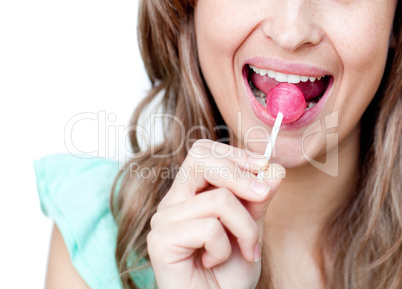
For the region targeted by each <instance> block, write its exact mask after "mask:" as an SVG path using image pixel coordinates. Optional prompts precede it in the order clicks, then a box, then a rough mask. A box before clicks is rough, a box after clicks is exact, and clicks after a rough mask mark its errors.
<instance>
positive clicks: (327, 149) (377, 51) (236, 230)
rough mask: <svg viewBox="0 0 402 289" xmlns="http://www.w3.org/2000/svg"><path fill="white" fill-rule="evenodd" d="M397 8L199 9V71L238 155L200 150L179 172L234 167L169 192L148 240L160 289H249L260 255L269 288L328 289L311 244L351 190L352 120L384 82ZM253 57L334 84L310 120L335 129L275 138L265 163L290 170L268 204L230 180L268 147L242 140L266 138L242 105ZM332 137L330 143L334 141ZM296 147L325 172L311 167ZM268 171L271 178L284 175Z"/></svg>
mask: <svg viewBox="0 0 402 289" xmlns="http://www.w3.org/2000/svg"><path fill="white" fill-rule="evenodd" d="M395 7H396V1H394V0H388V1H379V0H364V1H363V0H351V1H337V0H332V1H318V0H310V1H307V0H306V1H297V0H287V1H270V0H269V1H259V0H252V1H240V0H235V1H229V0H221V1H214V0H199V1H198V2H197V5H196V8H195V26H196V35H197V49H198V53H199V59H200V65H201V69H202V72H203V75H204V77H205V80H206V82H207V85H208V87H209V89H210V91H211V93H212V95H213V97H214V99H215V102H216V103H217V106H218V108H219V110H220V112H221V114H222V116H223V118H224V120H225V122H226V124H227V125H228V126H229V127H230V128H231V129H232V131H233V138H232V142H231V145H232V146H235V147H237V149H235V150H234V151H235V152H239V153H238V154H237V153H232V154H229V155H228V154H226V156H225V157H224V156H223V152H224V151H225V152H226V151H227V150H229V149H230V148H229V147H224V146H225V145H217V144H214V143H210V142H207V143H201V142H198V143H196V145H195V146H194V147H193V148H192V150H191V151H190V155H189V156H188V157H187V158H186V160H185V161H184V163H183V168H184V169H186V168H189V169H193V171H195V170H196V168H197V166H201V167H202V168H203V172H205V171H209V172H210V171H211V168H218V170H221V171H223V169H224V168H229V171H230V174H232V175H231V176H232V177H229V178H223V177H215V178H212V177H211V176H210V175H209V174H208V173H207V174H205V173H204V174H201V173H198V174H195V173H194V174H193V175H192V177H189V178H188V179H187V180H186V181H184V182H183V181H180V182H179V181H178V180H176V181H175V182H174V184H173V186H172V188H171V189H170V191H169V192H168V194H167V195H166V197H165V198H164V199H163V201H162V203H161V204H160V206H159V208H158V211H157V213H156V214H155V216H154V218H153V220H152V223H151V227H152V230H151V232H150V234H149V236H148V250H149V254H150V257H151V261H152V264H153V268H154V271H155V275H156V278H157V281H158V285H159V288H254V287H255V285H256V283H257V281H258V278H259V275H260V270H261V266H260V265H261V264H260V262H259V261H258V257H259V255H260V251H259V249H258V248H259V246H258V245H257V244H262V254H267V253H268V252H269V258H270V260H271V264H275V266H274V269H272V270H273V271H272V272H273V275H272V276H271V277H272V278H273V280H274V284H275V285H276V288H324V285H323V281H322V276H321V274H320V269H321V268H320V267H319V261H320V256H319V255H318V253H317V252H316V251H315V248H316V241H317V237H318V235H319V232H320V230H321V229H322V226H323V223H324V222H325V220H326V219H327V217H328V216H329V215H330V214H332V213H333V212H334V211H335V210H336V209H337V208H338V206H339V205H340V204H341V203H342V202H344V201H345V200H346V199H347V197H348V195H349V194H350V193H351V192H352V190H353V188H354V185H355V182H354V180H355V179H356V177H357V175H358V151H359V130H360V127H359V121H360V119H361V116H362V114H363V113H364V111H365V109H366V108H367V106H368V104H369V103H370V101H371V100H372V98H373V96H374V94H375V92H376V90H377V89H378V86H379V83H380V81H381V78H382V75H383V72H384V67H385V62H386V57H387V54H388V47H389V38H390V34H391V27H392V21H393V17H394V13H395ZM250 57H265V58H268V59H275V60H277V61H280V62H281V63H285V64H300V63H301V64H305V65H310V66H315V67H318V68H321V69H325V70H326V71H328V72H329V74H330V75H331V76H332V77H333V79H334V83H333V86H332V88H331V90H330V93H329V96H328V97H327V99H326V101H325V104H324V105H323V107H322V109H321V111H320V113H319V114H318V116H317V117H316V119H314V120H313V121H317V120H321V121H322V123H324V124H325V120H326V119H325V116H328V115H330V114H331V113H333V112H337V118H332V119H328V118H327V121H329V122H331V123H332V124H334V128H332V129H331V130H329V131H326V130H325V129H324V130H322V132H319V133H315V134H312V135H310V136H309V137H308V138H304V137H303V133H305V132H306V130H307V128H308V126H309V125H311V123H313V121H312V122H311V123H310V124H308V125H306V126H304V127H301V128H298V129H288V130H283V131H281V132H280V134H279V137H278V140H277V147H276V154H275V156H274V158H273V159H272V161H275V162H278V163H280V164H281V165H283V166H284V167H285V168H286V180H285V181H283V182H282V178H280V177H279V178H275V177H273V178H272V177H271V178H267V179H264V180H263V181H262V182H261V183H264V184H265V185H267V186H268V187H270V191H269V193H267V194H264V195H261V194H259V195H258V194H256V193H255V192H253V190H252V185H251V183H252V182H253V180H254V178H255V177H254V176H252V175H251V176H248V177H238V176H237V177H236V176H235V173H234V165H233V164H234V163H238V164H240V167H241V168H242V170H243V171H249V170H250V169H251V168H254V169H263V168H264V167H265V166H266V164H265V165H264V164H263V162H258V160H260V161H261V159H259V158H257V156H255V159H250V158H249V157H248V154H247V153H246V149H247V150H249V151H252V152H254V153H257V154H263V152H264V150H265V146H266V139H267V136H266V135H265V134H264V133H263V132H262V130H253V131H252V132H251V133H250V134H249V135H248V136H247V135H246V132H247V130H248V129H250V128H253V127H257V126H258V127H259V128H263V129H266V130H268V131H270V130H271V128H270V127H269V126H268V125H267V124H265V123H263V122H262V121H261V120H259V119H258V118H257V117H256V116H255V114H254V112H253V111H252V109H251V107H250V103H249V101H248V99H247V96H246V90H245V85H244V80H243V76H242V69H243V66H244V65H245V63H246V61H247V59H249V58H250ZM260 68H269V67H260ZM238 112H240V113H241V121H240V122H239V119H238V117H239V114H238ZM238 123H240V128H241V129H240V130H236V128H237V126H238ZM330 133H333V134H336V138H332V141H330V140H331V137H330V138H327V137H328V135H329V134H330ZM252 138H254V139H263V140H265V141H264V142H259V143H258V142H255V141H250V139H252ZM334 140H335V141H334ZM327 142H328V143H329V146H327ZM303 148H304V152H305V153H307V155H308V156H309V157H311V158H312V159H314V160H316V161H319V162H321V163H326V167H324V168H322V167H321V168H317V167H316V166H314V165H312V164H311V160H310V161H309V160H308V159H306V157H305V154H303ZM218 150H219V151H220V153H217V151H218ZM335 152H336V153H335ZM200 154H208V155H209V157H208V158H200ZM197 156H198V157H197ZM247 164H249V165H250V164H251V166H247ZM272 167H275V169H273V168H272ZM272 167H271V169H272V170H274V171H273V172H274V175H275V174H276V175H278V174H280V172H283V171H284V168H282V167H280V166H272ZM199 171H200V170H198V172H199ZM331 174H332V176H331ZM281 183H282V184H281ZM312 184H314V185H312ZM274 195H275V197H274ZM257 196H258V197H257ZM268 204H269V209H267V207H268ZM244 209H245V210H244ZM224 228H226V230H224ZM161 240H163V242H161ZM256 245H257V246H256ZM202 248H203V250H200V249H202ZM253 256H254V258H253ZM267 257H268V254H267ZM253 259H257V262H253ZM234 286H236V287H234Z"/></svg>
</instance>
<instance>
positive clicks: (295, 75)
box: [194, 0, 397, 167]
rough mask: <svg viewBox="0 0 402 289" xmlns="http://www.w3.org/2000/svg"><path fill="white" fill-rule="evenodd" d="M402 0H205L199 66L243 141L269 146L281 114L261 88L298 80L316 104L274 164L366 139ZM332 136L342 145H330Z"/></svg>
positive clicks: (198, 22) (283, 138) (296, 162)
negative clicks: (365, 120)
mask: <svg viewBox="0 0 402 289" xmlns="http://www.w3.org/2000/svg"><path fill="white" fill-rule="evenodd" d="M396 3H397V1H396V0H328V1H319V0H304V1H303V0H282V1H273V0H264V1H261V0H249V1H244V0H219V1H216V0H198V2H197V5H196V7H195V12H194V13H195V27H196V37H197V48H198V53H199V59H200V65H201V69H202V72H203V75H204V77H205V80H206V82H207V84H208V87H209V89H210V91H211V93H212V95H213V97H214V99H215V101H216V104H217V106H218V108H219V110H220V112H221V114H222V116H223V118H224V120H225V122H226V124H227V125H228V126H229V128H230V129H231V131H232V132H233V136H234V144H236V145H237V146H242V147H245V148H248V149H249V150H251V151H254V152H258V153H263V152H264V150H265V146H266V143H267V134H266V132H269V131H271V128H272V125H273V122H274V118H273V117H272V116H271V115H269V113H268V112H267V111H266V109H265V108H264V106H263V104H262V103H264V101H263V95H262V92H265V93H267V91H269V89H270V88H272V87H273V86H274V85H276V84H278V83H280V82H293V83H296V85H297V86H299V87H300V88H301V90H302V91H303V93H304V95H305V97H306V98H308V100H307V103H308V104H310V106H311V107H312V108H310V109H309V110H306V111H305V112H304V113H303V115H302V116H301V118H300V119H298V120H297V121H295V122H293V123H290V124H286V125H282V127H281V131H280V133H279V136H278V139H277V147H276V154H275V155H276V157H275V159H274V160H275V161H277V162H280V163H282V164H283V165H285V166H287V167H297V166H300V165H303V164H304V163H306V162H307V160H306V155H307V156H308V157H310V158H317V157H320V156H323V155H324V154H325V153H326V152H327V151H328V150H331V149H333V148H335V147H336V146H337V144H338V143H339V144H341V143H342V142H347V140H348V139H349V138H350V137H352V136H353V135H357V134H358V129H359V120H360V118H361V116H362V114H363V112H364V111H365V109H366V108H367V106H368V104H369V103H370V101H371V100H372V98H373V96H374V95H375V93H376V91H377V89H378V86H379V84H380V81H381V78H382V75H383V72H384V67H385V63H386V57H387V54H388V46H389V38H390V33H391V27H392V22H393V17H394V13H395V9H396ZM251 66H252V67H254V68H257V69H255V70H256V71H255V70H253V68H252V67H251ZM289 75H290V76H289ZM306 80H307V81H306ZM251 86H254V87H256V88H255V89H254V92H252V89H251ZM258 95H260V96H258ZM261 95H262V96H261ZM264 131H265V132H264ZM329 135H332V136H334V135H336V137H335V139H337V141H336V142H335V143H334V142H332V143H331V144H330V145H329V146H328V147H327V142H328V140H329V138H328V137H327V136H329ZM333 139H334V138H333V137H332V140H333Z"/></svg>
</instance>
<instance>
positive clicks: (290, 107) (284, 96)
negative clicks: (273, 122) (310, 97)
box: [266, 83, 306, 123]
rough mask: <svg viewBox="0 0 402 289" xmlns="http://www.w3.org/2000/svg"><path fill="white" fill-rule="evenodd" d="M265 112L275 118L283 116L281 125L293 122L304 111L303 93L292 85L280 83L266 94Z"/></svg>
mask: <svg viewBox="0 0 402 289" xmlns="http://www.w3.org/2000/svg"><path fill="white" fill-rule="evenodd" d="M266 104H267V110H268V112H269V113H270V114H271V115H272V116H273V117H276V116H277V115H278V113H279V112H281V113H282V114H283V123H289V122H292V121H295V120H297V119H299V118H300V117H301V115H302V114H303V112H304V110H305V109H306V101H305V99H304V95H303V92H302V91H301V90H300V89H299V88H298V87H297V86H296V85H294V84H290V83H281V84H278V85H276V86H274V87H273V88H272V89H271V90H270V91H269V92H268V94H267V101H266Z"/></svg>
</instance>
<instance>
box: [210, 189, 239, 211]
mask: <svg viewBox="0 0 402 289" xmlns="http://www.w3.org/2000/svg"><path fill="white" fill-rule="evenodd" d="M234 198H235V197H234V195H233V193H232V192H231V191H229V190H228V189H226V188H219V189H216V190H215V192H214V194H213V195H212V204H213V205H214V206H215V207H218V208H221V207H223V206H228V205H230V204H231V203H233V201H234Z"/></svg>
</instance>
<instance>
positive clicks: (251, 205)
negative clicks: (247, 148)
mask: <svg viewBox="0 0 402 289" xmlns="http://www.w3.org/2000/svg"><path fill="white" fill-rule="evenodd" d="M285 177H286V170H285V168H284V167H282V166H281V165H279V164H276V163H271V164H269V166H268V168H267V169H266V170H265V173H264V178H263V179H262V180H261V181H262V182H264V183H266V184H268V185H269V188H270V189H269V192H268V194H267V195H266V197H265V198H264V199H262V200H260V201H258V202H250V201H248V202H246V203H245V204H244V206H245V207H246V209H247V210H248V212H249V213H250V215H251V217H252V218H253V219H254V220H256V221H257V223H260V222H262V223H263V222H264V217H265V214H266V212H267V208H268V205H269V203H270V202H271V200H272V198H273V197H274V195H275V194H276V192H277V191H278V189H279V186H280V185H281V183H282V181H283V179H284V178H285Z"/></svg>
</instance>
